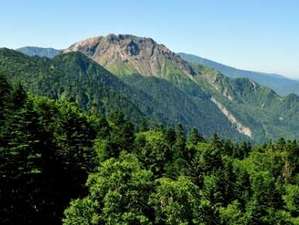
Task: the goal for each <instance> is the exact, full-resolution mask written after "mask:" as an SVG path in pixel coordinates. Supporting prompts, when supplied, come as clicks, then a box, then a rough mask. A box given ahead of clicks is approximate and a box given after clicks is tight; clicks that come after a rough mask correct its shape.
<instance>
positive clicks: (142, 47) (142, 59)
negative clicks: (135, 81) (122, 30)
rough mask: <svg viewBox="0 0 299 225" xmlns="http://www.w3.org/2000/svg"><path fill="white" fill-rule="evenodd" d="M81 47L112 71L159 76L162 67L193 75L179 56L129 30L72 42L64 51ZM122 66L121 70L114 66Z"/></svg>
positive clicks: (82, 50) (162, 69) (162, 70)
mask: <svg viewBox="0 0 299 225" xmlns="http://www.w3.org/2000/svg"><path fill="white" fill-rule="evenodd" d="M70 51H80V52H82V53H83V54H85V55H87V56H88V57H90V58H92V59H93V60H94V61H96V62H97V63H99V64H101V65H103V66H105V67H106V68H107V69H111V70H112V71H113V72H115V73H122V72H124V71H123V68H126V70H125V72H126V73H139V74H142V75H154V76H159V75H162V74H165V70H169V68H171V70H174V71H177V70H179V71H181V72H182V73H185V74H187V75H193V74H194V71H193V70H192V68H191V66H189V64H188V63H187V62H186V61H184V60H183V59H182V58H181V57H180V56H178V55H177V54H175V53H174V52H172V51H171V50H169V49H168V48H167V47H165V46H164V45H162V44H158V43H157V42H155V41H154V40H153V39H151V38H146V37H137V36H134V35H128V34H119V35H116V34H109V35H107V36H100V37H94V38H89V39H86V40H83V41H80V42H77V43H75V44H73V45H71V46H70V47H69V48H68V49H66V50H65V52H70ZM118 66H119V67H120V68H122V69H121V72H120V71H119V70H118V68H117V67H118Z"/></svg>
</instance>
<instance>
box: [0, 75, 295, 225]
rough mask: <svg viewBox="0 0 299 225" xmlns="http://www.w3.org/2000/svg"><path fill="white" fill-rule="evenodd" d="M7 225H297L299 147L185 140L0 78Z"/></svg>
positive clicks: (2, 217) (1, 192)
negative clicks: (37, 93) (33, 92)
mask: <svg viewBox="0 0 299 225" xmlns="http://www.w3.org/2000/svg"><path fill="white" fill-rule="evenodd" d="M0 184H1V186H0V224H3V225H16V224H18V225H22V224H24V225H25V224H45V225H56V224H57V225H58V224H64V225H91V224H132V225H133V224H186V225H187V224H191V225H192V224H200V225H204V224H206V225H220V224H221V225H232V224H236V225H252V224H257V225H260V224H262V225H270V224H271V225H272V224H273V225H274V224H275V225H276V224H299V144H298V143H297V142H296V141H286V140H284V139H280V140H279V141H277V142H275V143H268V144H264V145H256V146H252V145H251V144H249V143H247V142H244V143H233V142H231V141H229V140H228V141H224V140H222V139H220V138H219V137H218V136H217V135H214V137H212V138H210V139H206V138H203V137H202V136H201V135H200V134H199V133H198V131H197V130H196V129H192V130H190V132H188V135H186V132H185V131H184V129H183V127H182V126H181V125H177V126H176V127H175V128H164V127H161V126H155V127H151V128H148V127H147V126H146V123H145V124H143V125H142V126H138V127H135V126H134V125H133V124H132V123H131V122H129V121H128V120H127V119H126V117H125V116H124V114H122V113H119V112H114V113H110V114H109V116H108V117H104V116H101V114H94V113H93V114H90V113H88V112H83V111H81V110H80V109H79V108H78V107H77V106H76V105H75V104H73V103H69V102H66V101H63V100H59V101H54V100H50V99H48V98H44V97H35V96H32V95H30V94H27V93H26V92H25V91H24V90H23V88H22V86H20V85H14V86H13V87H11V85H9V84H8V82H7V81H6V79H5V78H3V77H2V76H0Z"/></svg>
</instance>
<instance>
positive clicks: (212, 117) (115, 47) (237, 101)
mask: <svg viewBox="0 0 299 225" xmlns="http://www.w3.org/2000/svg"><path fill="white" fill-rule="evenodd" d="M78 51H79V52H81V53H83V54H85V55H86V56H88V57H89V58H91V59H93V60H94V61H95V62H97V63H99V64H100V65H102V66H104V67H105V68H106V69H107V70H109V71H110V72H112V73H113V74H115V75H117V76H118V77H119V78H120V79H122V80H123V81H124V82H126V83H127V84H128V85H130V86H131V87H134V88H137V89H139V90H142V91H143V92H145V93H147V94H148V95H150V96H152V97H153V98H154V99H158V101H160V102H164V103H165V104H167V103H171V105H173V104H177V105H181V106H182V107H181V109H185V106H184V101H178V100H177V99H176V98H175V97H174V96H176V95H175V94H177V93H181V94H182V95H183V96H184V98H185V99H191V100H192V102H193V105H190V110H192V112H195V111H194V110H195V109H196V108H199V109H200V111H201V114H200V116H197V117H196V114H195V115H194V117H192V118H194V119H193V120H191V121H192V122H191V123H194V125H195V123H196V121H197V120H204V121H207V118H208V121H209V122H208V123H206V126H205V129H207V127H209V126H215V123H217V124H218V126H219V129H218V130H221V129H222V128H223V127H227V125H225V124H227V121H229V123H230V126H231V127H232V128H233V129H234V130H236V131H237V132H238V133H239V134H241V135H243V136H246V137H248V138H249V139H252V140H257V141H262V140H265V139H268V140H269V139H273V138H278V137H280V136H283V137H287V138H296V137H298V136H299V132H298V130H299V117H298V115H297V114H296V113H295V112H296V110H298V107H299V103H298V102H296V98H294V97H292V95H291V97H290V96H287V97H281V96H279V95H278V94H277V93H276V92H275V91H273V90H272V89H270V88H266V87H264V86H262V85H259V84H258V83H256V82H254V81H252V80H250V79H247V78H237V79H231V78H228V77H226V76H224V75H223V74H222V73H221V72H218V71H215V70H213V69H210V68H209V67H207V66H205V65H202V64H194V63H190V62H187V61H186V60H184V59H183V58H182V57H181V56H180V55H178V54H175V53H173V52H172V51H171V50H169V49H168V48H166V47H165V46H164V45H162V44H158V43H156V42H155V41H154V40H152V39H151V38H143V37H136V36H133V35H114V34H111V35H108V36H100V37H95V38H89V39H86V40H83V41H79V42H77V43H75V44H73V45H71V46H70V47H69V48H67V49H66V50H64V52H65V53H67V52H78ZM164 84H167V88H165V87H164V86H163V85H164ZM165 90H166V91H165ZM170 90H172V91H171V92H169V91H170ZM178 91H179V92H178ZM290 99H291V100H290ZM289 100H290V101H291V102H292V103H291V105H292V106H291V107H289V108H288V107H287V106H286V105H289V104H288V103H287V102H288V101H289ZM168 112H171V111H170V110H168ZM202 115H205V119H203V117H201V116H202ZM286 115H287V116H286ZM223 117H225V118H226V120H225V119H223ZM219 118H221V119H219ZM180 121H182V120H178V122H180ZM216 121H217V122H216ZM216 126H217V125H216ZM195 127H196V126H195ZM222 133H226V134H228V133H231V132H227V131H225V132H223V131H222Z"/></svg>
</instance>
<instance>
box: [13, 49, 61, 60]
mask: <svg viewBox="0 0 299 225" xmlns="http://www.w3.org/2000/svg"><path fill="white" fill-rule="evenodd" d="M16 50H17V51H18V52H22V53H23V54H25V55H28V56H39V57H47V58H49V59H52V58H54V57H55V56H57V55H58V54H60V53H61V50H57V49H54V48H40V47H23V48H18V49H16Z"/></svg>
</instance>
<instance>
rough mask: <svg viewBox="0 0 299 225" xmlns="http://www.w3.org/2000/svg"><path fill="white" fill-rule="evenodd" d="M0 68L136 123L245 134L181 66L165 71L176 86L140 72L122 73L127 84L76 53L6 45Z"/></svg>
mask: <svg viewBox="0 0 299 225" xmlns="http://www.w3.org/2000/svg"><path fill="white" fill-rule="evenodd" d="M0 71H2V72H3V73H5V74H10V76H9V77H8V78H9V80H11V81H12V82H14V83H18V82H21V83H22V84H23V85H24V87H25V89H26V90H28V91H30V92H32V93H34V94H37V95H43V96H49V97H53V98H55V99H66V100H71V101H74V102H76V103H77V104H79V105H80V106H81V108H83V109H86V110H91V111H92V112H100V113H104V114H106V115H107V114H109V113H111V112H113V111H122V112H123V113H124V114H125V115H126V116H127V117H128V118H130V119H131V120H132V121H134V122H140V121H142V120H143V119H144V117H145V116H146V117H147V118H150V119H151V120H152V121H156V122H159V123H162V124H166V125H170V126H173V125H174V124H176V123H181V124H183V125H184V126H185V127H186V128H187V129H190V128H192V127H194V126H195V127H196V128H198V129H199V130H200V132H201V133H202V134H203V135H205V136H210V135H212V134H214V133H219V135H221V136H223V137H229V138H234V139H236V140H237V139H244V137H243V135H240V134H239V133H238V132H237V131H236V130H235V129H234V127H232V126H231V124H230V123H229V121H228V120H227V119H226V118H225V117H224V115H223V114H222V113H221V112H220V111H219V110H218V109H217V108H216V106H215V105H214V104H213V103H212V102H210V100H209V97H208V96H206V95H205V94H204V93H203V92H202V91H201V90H200V88H199V87H198V85H196V84H195V83H194V82H192V81H191V80H190V78H188V77H186V76H181V75H180V74H179V71H177V76H170V74H169V77H173V78H175V79H176V80H175V81H173V82H176V86H174V85H173V84H172V83H170V82H169V81H166V80H162V79H159V78H153V79H152V78H146V77H141V76H132V77H131V78H130V80H126V78H127V76H122V78H123V79H124V81H126V82H125V83H126V84H125V83H124V82H122V81H121V80H119V79H118V78H117V77H116V76H114V75H112V74H111V73H110V72H108V71H107V70H105V69H104V68H103V67H102V66H100V65H98V64H96V63H95V62H94V61H92V60H90V59H89V58H87V57H86V56H84V55H83V54H81V53H79V52H71V53H66V54H61V55H59V56H56V57H55V58H54V59H52V60H50V59H46V58H38V57H28V56H25V55H23V54H21V53H18V52H15V51H12V50H8V49H2V50H0ZM171 71H173V70H171ZM182 90H183V91H182ZM191 95H192V96H191ZM182 106H184V107H182ZM150 123H151V122H150Z"/></svg>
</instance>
